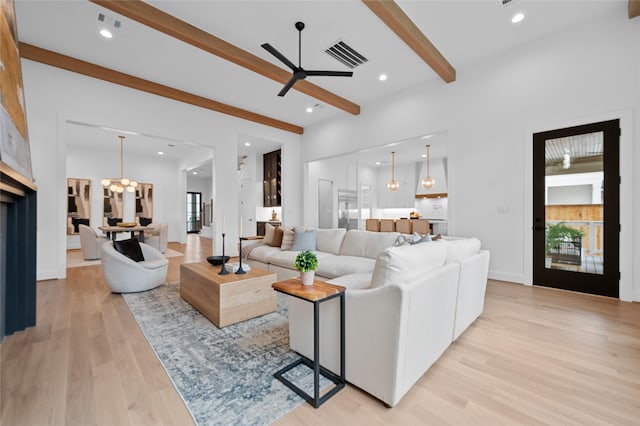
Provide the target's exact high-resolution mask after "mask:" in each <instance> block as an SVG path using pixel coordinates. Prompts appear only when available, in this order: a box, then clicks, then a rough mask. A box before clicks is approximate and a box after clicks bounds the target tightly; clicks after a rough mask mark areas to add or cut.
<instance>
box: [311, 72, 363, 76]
mask: <svg viewBox="0 0 640 426" xmlns="http://www.w3.org/2000/svg"><path fill="white" fill-rule="evenodd" d="M307 76H325V77H353V71H307Z"/></svg>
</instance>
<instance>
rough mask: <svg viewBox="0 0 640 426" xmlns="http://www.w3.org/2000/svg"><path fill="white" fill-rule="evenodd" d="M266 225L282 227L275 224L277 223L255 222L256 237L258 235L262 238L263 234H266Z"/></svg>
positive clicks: (279, 223)
mask: <svg viewBox="0 0 640 426" xmlns="http://www.w3.org/2000/svg"><path fill="white" fill-rule="evenodd" d="M267 223H269V224H271V225H273V226H280V225H282V222H277V221H273V220H270V221H265V222H262V221H257V222H256V235H260V236H264V234H265V233H266V232H267Z"/></svg>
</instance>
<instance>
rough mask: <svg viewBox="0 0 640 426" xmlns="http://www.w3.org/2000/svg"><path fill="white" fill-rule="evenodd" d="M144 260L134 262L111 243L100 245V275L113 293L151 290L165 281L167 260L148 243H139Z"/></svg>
mask: <svg viewBox="0 0 640 426" xmlns="http://www.w3.org/2000/svg"><path fill="white" fill-rule="evenodd" d="M140 248H142V255H143V256H144V260H143V261H142V262H136V261H134V260H131V259H129V258H128V257H127V256H125V255H123V254H121V253H118V252H117V251H116V249H115V248H114V247H113V243H109V244H104V245H103V246H102V275H103V277H104V280H105V282H106V283H107V285H109V287H110V288H111V291H112V292H113V293H135V292H139V291H146V290H151V289H152V288H156V287H158V286H160V285H162V284H164V283H165V281H166V279H167V269H168V267H169V261H168V260H167V258H166V257H164V256H163V255H162V253H160V252H159V251H158V250H156V249H155V248H153V247H151V246H150V245H147V244H144V243H140Z"/></svg>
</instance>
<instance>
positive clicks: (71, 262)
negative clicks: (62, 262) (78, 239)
mask: <svg viewBox="0 0 640 426" xmlns="http://www.w3.org/2000/svg"><path fill="white" fill-rule="evenodd" d="M164 256H165V257H176V256H184V253H180V252H179V251H176V250H171V249H170V248H168V249H167V251H166V252H165V254H164ZM99 264H100V259H96V260H84V259H83V258H82V251H81V250H80V249H77V250H76V249H72V250H67V268H79V267H81V266H94V265H99Z"/></svg>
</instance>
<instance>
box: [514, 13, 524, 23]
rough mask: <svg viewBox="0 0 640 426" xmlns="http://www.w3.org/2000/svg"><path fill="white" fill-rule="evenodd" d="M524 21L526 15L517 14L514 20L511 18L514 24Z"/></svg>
mask: <svg viewBox="0 0 640 426" xmlns="http://www.w3.org/2000/svg"><path fill="white" fill-rule="evenodd" d="M523 19H524V14H523V13H516V14H515V15H513V18H511V22H513V23H514V24H517V23H518V22H520V21H522V20H523Z"/></svg>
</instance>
